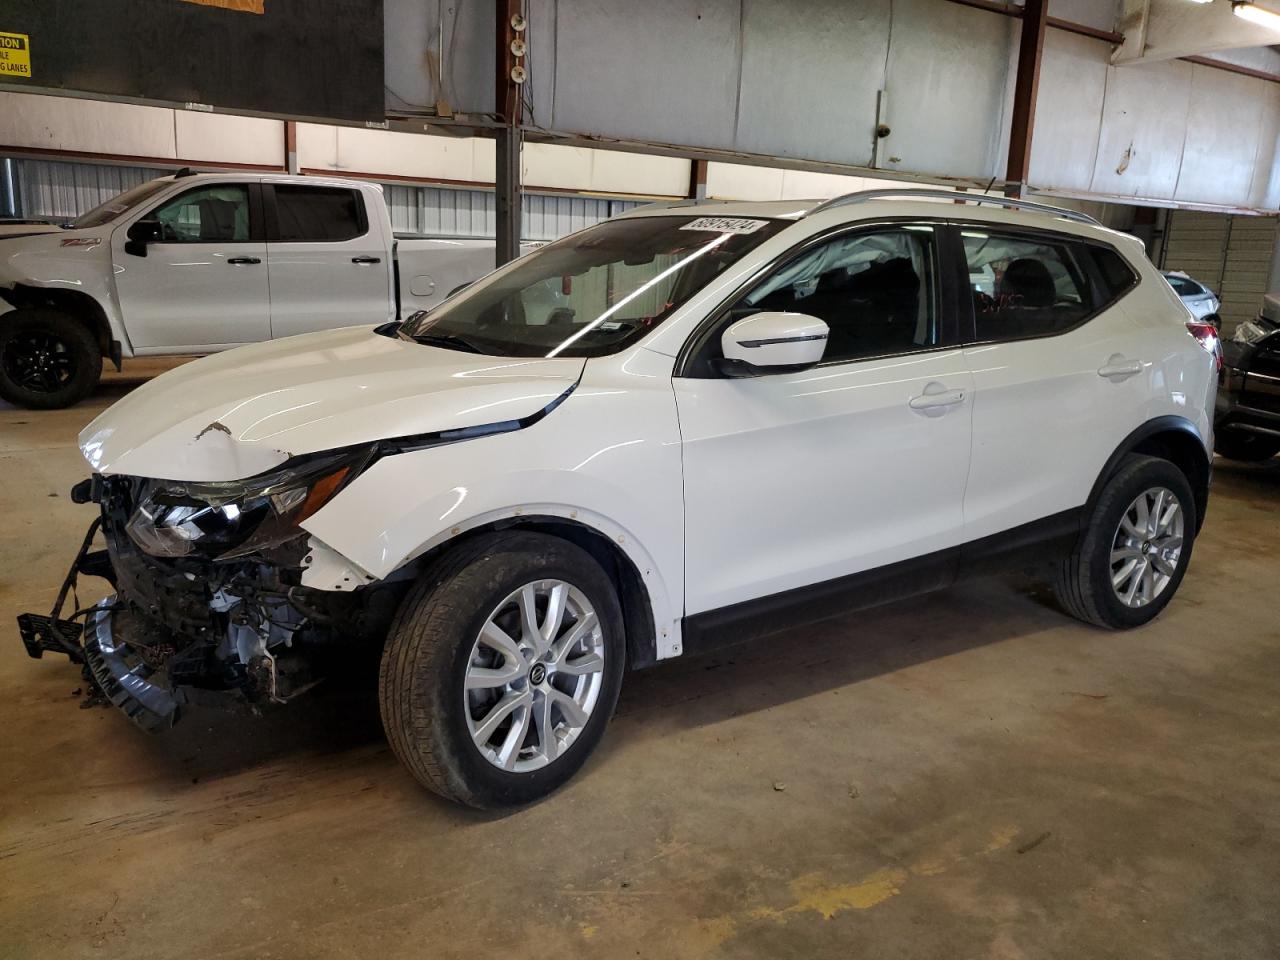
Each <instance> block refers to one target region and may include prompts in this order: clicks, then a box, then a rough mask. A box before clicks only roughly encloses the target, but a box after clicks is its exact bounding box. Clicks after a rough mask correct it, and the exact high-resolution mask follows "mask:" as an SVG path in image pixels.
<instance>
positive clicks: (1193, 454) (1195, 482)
mask: <svg viewBox="0 0 1280 960" xmlns="http://www.w3.org/2000/svg"><path fill="white" fill-rule="evenodd" d="M1169 443H1173V444H1174V445H1175V446H1176V449H1168V447H1167V444H1169ZM1162 446H1163V447H1164V449H1162ZM1131 453H1146V454H1149V455H1151V456H1158V457H1161V458H1162V459H1165V460H1169V461H1170V462H1172V463H1174V464H1176V465H1177V466H1178V467H1179V468H1180V469H1182V470H1183V472H1184V473H1185V474H1187V482H1188V483H1189V484H1190V485H1191V492H1192V494H1193V495H1194V496H1195V500H1196V504H1195V506H1196V532H1197V533H1198V532H1199V531H1200V527H1201V526H1202V525H1203V524H1204V514H1205V508H1206V506H1207V505H1208V500H1209V482H1210V480H1211V478H1212V473H1213V461H1212V457H1211V455H1210V454H1209V453H1208V451H1207V449H1206V447H1205V442H1204V437H1203V436H1202V435H1201V433H1200V431H1199V429H1197V427H1196V425H1195V424H1194V423H1192V422H1191V421H1190V420H1188V419H1187V418H1186V417H1180V416H1176V415H1172V414H1170V415H1165V416H1160V417H1154V418H1152V419H1151V420H1148V421H1146V422H1145V423H1143V424H1142V425H1140V426H1139V427H1138V428H1137V429H1135V430H1133V431H1132V432H1131V433H1130V434H1129V435H1128V436H1127V437H1125V438H1124V439H1123V440H1122V441H1120V444H1119V446H1117V447H1116V449H1115V450H1114V451H1113V452H1112V454H1111V456H1110V457H1108V458H1107V461H1106V463H1105V464H1104V465H1103V467H1102V470H1101V471H1100V472H1099V474H1098V479H1097V480H1095V481H1094V484H1093V489H1092V490H1090V491H1089V499H1088V501H1087V503H1086V510H1085V512H1084V516H1085V517H1088V516H1090V515H1092V512H1093V507H1094V505H1095V504H1096V503H1097V502H1098V498H1099V497H1100V496H1102V490H1103V487H1105V486H1106V483H1107V481H1108V480H1109V479H1111V477H1112V476H1114V475H1115V472H1116V471H1117V470H1118V469H1119V468H1120V464H1121V462H1122V461H1123V460H1124V458H1125V457H1127V456H1128V455H1129V454H1131ZM1188 455H1190V456H1188ZM1184 461H1185V462H1184ZM1187 462H1189V463H1190V464H1191V466H1192V469H1191V470H1187V469H1185V467H1186V464H1187Z"/></svg>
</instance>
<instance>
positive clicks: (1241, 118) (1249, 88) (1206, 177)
mask: <svg viewBox="0 0 1280 960" xmlns="http://www.w3.org/2000/svg"><path fill="white" fill-rule="evenodd" d="M1190 67H1191V71H1190V72H1191V90H1190V95H1189V97H1188V102H1187V114H1186V116H1187V121H1186V128H1185V129H1186V134H1187V136H1186V142H1185V144H1184V146H1183V149H1182V165H1181V168H1180V170H1179V171H1178V187H1177V191H1176V193H1175V194H1174V196H1175V198H1176V199H1178V200H1190V201H1197V202H1201V203H1205V202H1208V203H1221V204H1231V203H1238V202H1239V201H1240V198H1242V197H1247V196H1248V195H1249V190H1250V186H1251V184H1252V182H1253V173H1254V166H1253V165H1254V161H1255V159H1256V157H1257V155H1258V137H1259V135H1260V133H1261V128H1262V117H1263V113H1264V109H1265V107H1266V103H1265V101H1264V100H1263V98H1261V97H1258V96H1256V95H1255V94H1256V91H1255V89H1254V88H1255V87H1256V86H1257V81H1256V80H1253V79H1252V78H1250V77H1242V76H1238V75H1236V74H1232V73H1225V72H1223V71H1222V70H1215V69H1213V68H1212V67H1202V66H1199V65H1197V64H1191V65H1190ZM1129 69H1132V70H1149V69H1152V67H1151V66H1149V65H1144V66H1138V67H1131V68H1129ZM1273 102H1274V100H1273Z"/></svg>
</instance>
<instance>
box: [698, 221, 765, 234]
mask: <svg viewBox="0 0 1280 960" xmlns="http://www.w3.org/2000/svg"><path fill="white" fill-rule="evenodd" d="M768 222H769V221H768V220H745V219H742V218H740V217H699V218H698V219H697V220H693V221H691V222H689V223H686V224H685V225H684V226H683V227H681V228H680V229H681V230H708V231H711V232H714V233H755V232H756V231H757V230H759V229H760V228H761V227H763V226H764V225H765V224H766V223H768Z"/></svg>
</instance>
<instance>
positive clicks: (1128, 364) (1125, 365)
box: [1098, 353, 1142, 383]
mask: <svg viewBox="0 0 1280 960" xmlns="http://www.w3.org/2000/svg"><path fill="white" fill-rule="evenodd" d="M1141 372H1142V361H1141V360H1126V359H1125V358H1124V355H1123V354H1119V353H1113V354H1112V355H1111V356H1110V357H1108V358H1107V362H1106V363H1104V364H1103V365H1102V366H1100V367H1099V368H1098V376H1100V377H1103V378H1104V379H1107V380H1110V381H1111V382H1112V383H1119V382H1120V381H1121V380H1128V379H1129V378H1130V377H1136V376H1137V375H1138V374H1140V373H1141Z"/></svg>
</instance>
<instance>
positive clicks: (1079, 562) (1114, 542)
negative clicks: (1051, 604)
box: [1053, 454, 1197, 630]
mask: <svg viewBox="0 0 1280 960" xmlns="http://www.w3.org/2000/svg"><path fill="white" fill-rule="evenodd" d="M1157 492H1159V496H1157ZM1140 502H1141V505H1140ZM1171 505H1172V506H1175V507H1176V510H1173V511H1171V509H1170V508H1171ZM1178 514H1180V517H1179V516H1178ZM1149 515H1154V516H1155V520H1154V522H1151V523H1148V520H1147V517H1148V516H1149ZM1162 519H1163V520H1165V522H1164V523H1163V524H1162V522H1161V521H1162ZM1087 523H1088V526H1087V527H1086V529H1085V530H1084V532H1083V533H1082V534H1081V536H1080V539H1079V540H1078V541H1077V543H1076V547H1075V549H1074V550H1073V551H1072V552H1071V554H1070V555H1069V556H1067V557H1066V558H1064V559H1063V560H1062V561H1061V563H1060V565H1059V567H1058V569H1057V570H1056V571H1055V578H1054V583H1053V588H1054V593H1055V594H1056V595H1057V598H1058V602H1059V603H1060V604H1062V606H1063V608H1064V609H1065V610H1066V611H1067V612H1068V613H1069V614H1071V616H1073V617H1075V618H1076V619H1078V620H1083V621H1085V622H1086V623H1092V624H1095V625H1097V626H1099V627H1108V628H1111V629H1121V630H1123V629H1128V628H1130V627H1137V626H1141V625H1142V624H1144V623H1147V622H1148V621H1150V620H1152V619H1154V618H1155V617H1156V616H1157V615H1158V614H1159V613H1160V611H1162V610H1163V609H1164V608H1165V607H1166V606H1167V605H1168V603H1169V601H1170V600H1171V599H1172V598H1173V595H1174V593H1176V592H1177V589H1178V585H1179V584H1180V583H1181V582H1182V578H1183V576H1184V575H1185V573H1186V570H1187V564H1188V563H1190V561H1191V548H1192V545H1193V543H1194V541H1195V532H1196V523H1197V518H1196V504H1195V498H1194V496H1193V495H1192V492H1191V485H1190V484H1189V483H1188V482H1187V478H1186V476H1185V475H1184V474H1183V473H1182V471H1181V470H1179V469H1178V468H1177V467H1176V466H1174V464H1172V463H1170V462H1169V461H1168V460H1161V459H1158V458H1156V457H1146V456H1140V455H1137V454H1131V455H1130V456H1128V457H1126V458H1125V460H1124V462H1123V463H1122V464H1121V465H1120V469H1119V470H1117V471H1116V473H1115V474H1114V475H1113V476H1112V477H1111V478H1110V479H1109V480H1108V481H1107V483H1106V486H1104V487H1103V488H1102V493H1101V495H1100V496H1099V497H1098V500H1097V503H1096V504H1095V505H1094V508H1093V512H1092V514H1091V515H1090V516H1089V518H1088V521H1087ZM1175 541H1176V542H1175ZM1135 581H1137V582H1136V585H1135Z"/></svg>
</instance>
